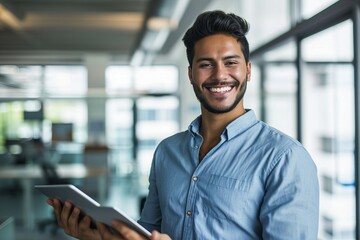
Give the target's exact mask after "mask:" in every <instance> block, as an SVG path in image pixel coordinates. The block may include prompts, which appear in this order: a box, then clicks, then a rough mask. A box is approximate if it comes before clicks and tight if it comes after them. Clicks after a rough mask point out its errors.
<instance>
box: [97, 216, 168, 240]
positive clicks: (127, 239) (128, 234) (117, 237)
mask: <svg viewBox="0 0 360 240" xmlns="http://www.w3.org/2000/svg"><path fill="white" fill-rule="evenodd" d="M96 225H97V229H99V232H100V235H101V239H102V240H145V239H146V238H145V237H143V236H141V235H140V234H138V233H137V232H136V231H134V230H132V229H131V228H129V227H127V226H126V225H125V224H124V223H122V222H120V221H116V220H115V221H113V222H112V227H113V228H114V229H115V230H116V231H117V232H118V233H119V234H113V233H111V232H110V231H109V229H108V228H107V227H106V226H105V225H104V224H102V223H97V224H96ZM151 240H171V238H170V237H169V236H168V235H166V234H161V233H159V232H157V231H153V232H152V233H151Z"/></svg>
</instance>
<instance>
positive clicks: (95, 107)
mask: <svg viewBox="0 0 360 240" xmlns="http://www.w3.org/2000/svg"><path fill="white" fill-rule="evenodd" d="M214 9H220V10H223V11H226V12H233V13H236V14H238V15H240V16H242V17H244V18H245V19H247V20H248V21H249V23H250V32H249V34H248V40H249V42H250V49H251V60H252V69H253V70H252V71H253V73H252V78H251V81H250V82H249V84H248V87H247V93H246V95H245V106H246V108H251V109H254V111H255V113H256V115H257V116H258V118H259V119H261V120H263V121H265V122H267V123H269V124H270V125H272V126H274V127H276V128H278V129H279V130H281V131H283V132H285V133H286V134H288V135H290V136H292V137H294V138H296V139H298V140H299V141H300V142H302V143H303V144H304V146H305V147H306V148H307V149H308V151H309V152H310V154H311V155H312V157H313V159H314V161H315V163H316V165H317V168H318V176H319V181H320V189H321V193H320V216H319V234H318V239H324V240H325V239H341V240H343V239H349V240H350V239H351V240H353V239H360V204H359V201H360V194H359V193H360V187H359V181H360V180H359V179H360V178H359V177H360V174H359V173H360V171H359V169H360V165H359V162H360V151H359V149H360V148H359V145H360V114H359V113H360V85H359V80H360V73H359V71H360V47H359V44H360V1H359V0H338V1H336V0H317V1H312V0H266V1H265V0H252V1H244V0H193V1H191V0H135V1H131V0H118V1H112V0H107V1H101V2H100V1H99V2H98V1H80V0H76V1H71V2H70V1H63V0H57V1H53V0H47V1H41V2H38V1H34V0H16V1H10V0H1V1H0V191H1V193H0V203H1V204H0V239H9V240H11V239H16V240H20V239H27V240H28V239H72V238H70V237H67V236H66V235H65V234H64V233H63V232H62V231H61V229H60V230H59V229H57V228H56V225H54V224H53V215H52V212H51V208H50V207H49V206H47V204H46V198H45V197H44V196H43V195H42V194H40V193H39V192H37V191H36V190H34V189H33V186H34V185H35V184H48V183H53V182H54V181H55V182H62V183H71V184H74V185H76V186H78V187H79V188H80V189H81V190H83V191H84V192H86V193H87V194H88V195H90V196H91V197H93V198H94V199H95V200H96V201H98V202H99V203H100V204H102V205H111V206H115V207H118V208H120V209H123V210H125V211H126V212H127V213H128V215H129V216H131V217H132V218H134V219H136V218H138V217H139V214H140V208H141V201H142V199H143V198H144V196H146V194H147V184H148V182H147V178H148V173H149V169H150V165H151V160H152V154H153V152H154V150H155V148H156V146H157V144H158V143H159V142H160V141H161V140H162V139H164V138H165V137H167V136H169V135H171V134H174V133H176V132H178V131H183V130H186V129H187V126H188V124H189V123H190V122H191V121H192V120H193V119H194V118H195V117H197V116H198V115H199V114H200V107H199V103H198V101H197V99H196V97H195V96H194V94H193V90H192V87H191V84H190V83H189V80H188V77H187V67H188V63H187V60H186V55H185V48H184V46H183V44H182V41H181V37H182V35H183V34H184V32H185V30H186V29H187V28H188V27H189V26H190V25H191V24H192V22H193V21H194V20H195V17H196V16H197V14H199V13H201V12H203V11H206V10H214ZM49 169H50V171H48V170H49ZM54 169H55V174H54V172H53V171H52V170H54Z"/></svg>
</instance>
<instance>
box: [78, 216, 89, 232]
mask: <svg viewBox="0 0 360 240" xmlns="http://www.w3.org/2000/svg"><path fill="white" fill-rule="evenodd" d="M90 225H91V217H89V216H85V217H84V218H83V219H82V220H81V221H80V223H79V231H81V232H82V231H86V230H87V229H89V228H90Z"/></svg>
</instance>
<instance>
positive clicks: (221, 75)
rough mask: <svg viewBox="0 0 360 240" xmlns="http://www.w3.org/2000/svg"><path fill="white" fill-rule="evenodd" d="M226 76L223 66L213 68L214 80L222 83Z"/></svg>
mask: <svg viewBox="0 0 360 240" xmlns="http://www.w3.org/2000/svg"><path fill="white" fill-rule="evenodd" d="M227 76H228V73H227V69H226V67H225V66H224V65H223V64H217V65H216V66H215V67H214V70H213V77H214V80H217V81H223V80H226V79H227Z"/></svg>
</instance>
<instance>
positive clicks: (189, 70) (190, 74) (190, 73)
mask: <svg viewBox="0 0 360 240" xmlns="http://www.w3.org/2000/svg"><path fill="white" fill-rule="evenodd" d="M188 77H189V80H190V83H191V84H192V79H193V76H192V68H191V66H189V67H188Z"/></svg>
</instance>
